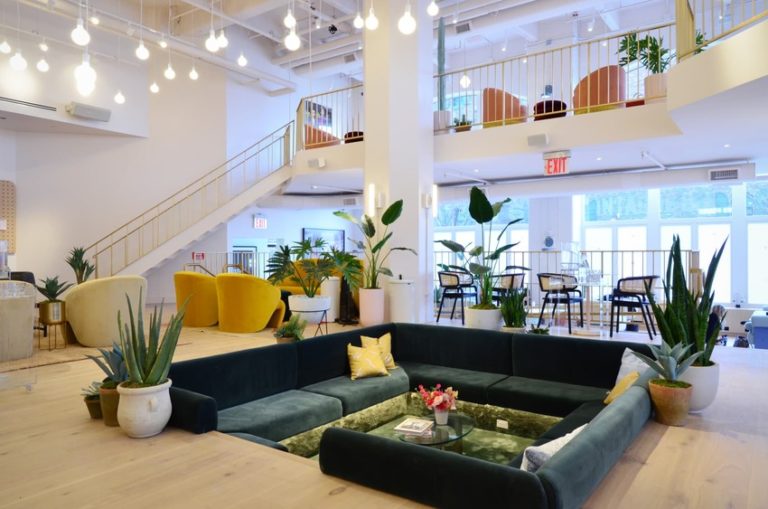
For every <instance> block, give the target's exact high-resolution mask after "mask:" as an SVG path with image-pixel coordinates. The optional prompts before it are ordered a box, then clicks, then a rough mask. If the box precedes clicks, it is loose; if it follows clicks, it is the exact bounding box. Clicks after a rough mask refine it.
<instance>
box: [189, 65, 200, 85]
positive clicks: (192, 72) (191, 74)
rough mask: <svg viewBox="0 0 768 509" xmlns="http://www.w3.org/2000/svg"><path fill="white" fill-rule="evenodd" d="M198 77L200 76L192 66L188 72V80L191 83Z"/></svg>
mask: <svg viewBox="0 0 768 509" xmlns="http://www.w3.org/2000/svg"><path fill="white" fill-rule="evenodd" d="M199 77H200V75H199V74H197V69H195V66H194V65H193V66H192V70H191V71H189V79H191V80H192V81H197V78H199Z"/></svg>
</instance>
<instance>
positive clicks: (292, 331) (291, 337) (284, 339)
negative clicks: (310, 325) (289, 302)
mask: <svg viewBox="0 0 768 509" xmlns="http://www.w3.org/2000/svg"><path fill="white" fill-rule="evenodd" d="M306 326H307V321H306V320H303V319H302V318H301V317H300V316H299V315H292V316H291V318H290V319H289V320H288V321H287V322H284V323H283V324H282V325H281V326H280V327H278V328H277V329H275V333H274V334H273V335H274V336H275V338H276V339H277V342H278V343H293V342H294V341H301V340H302V339H304V329H305V328H306Z"/></svg>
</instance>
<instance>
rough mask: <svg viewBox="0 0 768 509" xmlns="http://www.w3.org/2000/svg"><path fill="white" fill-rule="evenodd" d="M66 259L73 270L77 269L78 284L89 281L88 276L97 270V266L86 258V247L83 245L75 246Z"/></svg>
mask: <svg viewBox="0 0 768 509" xmlns="http://www.w3.org/2000/svg"><path fill="white" fill-rule="evenodd" d="M64 261H66V262H67V265H69V266H70V267H72V270H73V271H75V279H76V280H77V284H80V283H82V282H83V281H88V278H89V277H91V274H93V271H94V270H96V267H94V266H93V264H92V263H91V262H89V261H88V260H86V258H85V248H83V247H73V248H72V251H70V252H69V256H68V257H67V258H65V260H64Z"/></svg>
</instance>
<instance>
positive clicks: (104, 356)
mask: <svg viewBox="0 0 768 509" xmlns="http://www.w3.org/2000/svg"><path fill="white" fill-rule="evenodd" d="M99 352H100V353H101V357H99V356H96V355H87V354H86V357H88V358H89V359H91V360H92V361H93V362H95V363H96V365H98V366H99V368H101V370H102V371H103V372H104V374H105V375H106V378H104V380H103V381H102V382H101V386H100V387H99V405H100V406H101V414H102V416H103V417H104V424H105V425H106V426H117V425H118V422H117V407H118V405H119V403H120V393H118V392H117V386H118V384H120V383H122V382H124V381H126V380H128V368H126V366H125V358H124V357H123V351H122V350H121V349H120V345H118V344H117V343H112V350H107V349H106V348H99Z"/></svg>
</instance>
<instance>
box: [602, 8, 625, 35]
mask: <svg viewBox="0 0 768 509" xmlns="http://www.w3.org/2000/svg"><path fill="white" fill-rule="evenodd" d="M600 18H601V19H602V20H603V23H605V26H607V27H608V30H609V31H611V32H618V31H619V30H620V29H621V25H620V24H619V13H618V11H605V12H601V13H600Z"/></svg>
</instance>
